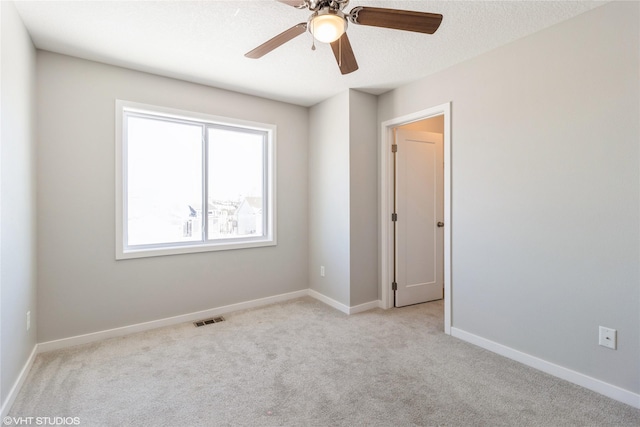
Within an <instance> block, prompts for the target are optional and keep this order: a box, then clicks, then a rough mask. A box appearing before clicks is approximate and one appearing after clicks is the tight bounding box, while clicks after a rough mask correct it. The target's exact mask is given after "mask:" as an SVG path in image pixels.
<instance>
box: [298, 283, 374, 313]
mask: <svg viewBox="0 0 640 427" xmlns="http://www.w3.org/2000/svg"><path fill="white" fill-rule="evenodd" d="M309 296H310V297H312V298H315V299H317V300H318V301H321V302H323V303H325V304H327V305H329V306H331V307H333V308H335V309H336V310H340V311H341V312H343V313H344V314H356V313H362V312H363V311H367V310H371V309H372V308H378V307H381V304H382V301H380V300H375V301H370V302H366V303H364V304H359V305H354V306H353V307H349V306H348V305H344V304H342V303H341V302H338V301H336V300H334V299H332V298H329V297H328V296H326V295H323V294H321V293H320V292H318V291H314V290H313V289H309Z"/></svg>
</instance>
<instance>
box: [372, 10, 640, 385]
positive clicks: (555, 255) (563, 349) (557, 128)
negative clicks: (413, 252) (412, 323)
mask: <svg viewBox="0 0 640 427" xmlns="http://www.w3.org/2000/svg"><path fill="white" fill-rule="evenodd" d="M639 8H640V4H639V3H637V2H620V3H618V2H616V3H610V4H607V5H605V6H602V7H600V8H597V9H594V10H593V11H590V12H587V13H585V14H583V15H580V16H578V17H576V18H574V19H572V20H570V21H567V22H565V23H562V24H559V25H557V26H554V27H551V28H549V29H547V30H545V31H542V32H540V33H537V34H535V35H532V36H530V37H527V38H525V39H522V40H519V41H517V42H515V43H512V44H510V45H507V46H505V47H502V48H500V49H497V50H495V51H493V52H490V53H487V54H484V55H482V56H480V57H478V58H476V59H474V60H471V61H468V62H466V63H463V64H460V65H458V66H455V67H453V68H450V69H448V70H446V71H444V72H442V73H439V74H437V75H433V76H431V77H427V78H424V79H422V80H420V81H417V82H414V83H411V84H409V85H407V86H404V87H402V88H400V89H397V90H394V91H393V92H390V93H387V94H385V95H383V96H381V98H380V100H379V119H380V120H382V121H384V120H388V119H391V118H394V117H399V116H402V115H405V114H409V113H412V112H415V111H419V110H422V109H425V108H428V107H432V106H435V105H439V104H442V103H445V102H448V101H451V102H452V150H453V152H452V198H453V200H452V233H453V237H452V250H453V254H452V265H453V284H452V292H453V294H452V301H453V309H452V315H453V326H454V327H455V328H459V329H461V330H464V331H467V332H470V333H473V334H476V335H478V336H480V337H483V338H486V339H488V340H491V341H494V342H497V343H499V344H503V345H505V346H508V347H511V348H513V349H516V350H520V351H522V352H524V353H527V354H530V355H533V356H536V357H539V358H541V359H544V360H547V361H550V362H552V363H555V364H558V365H560V366H564V367H567V368H569V369H572V370H575V371H577V372H580V373H583V374H586V375H588V376H591V377H593V378H597V379H600V380H602V381H605V382H607V383H610V384H614V385H617V386H619V387H621V388H623V389H626V390H630V391H632V392H635V393H638V392H640V384H639V380H640V372H639V369H640V364H639V363H638V361H639V360H640V342H639V340H640V314H639V313H640V294H639V283H640V277H639V271H640V270H639V269H640V253H639V243H640V230H639V227H640V163H639V154H640V150H639V141H640V126H639V117H640V110H639V108H640V90H639V79H638V69H639V67H640V60H639V55H640V41H639V37H640V28H639V22H640V19H639V18H640V16H639ZM598 325H604V326H608V327H611V328H615V329H617V330H618V350H616V351H612V350H609V349H606V348H604V347H599V346H598V345H597V343H598Z"/></svg>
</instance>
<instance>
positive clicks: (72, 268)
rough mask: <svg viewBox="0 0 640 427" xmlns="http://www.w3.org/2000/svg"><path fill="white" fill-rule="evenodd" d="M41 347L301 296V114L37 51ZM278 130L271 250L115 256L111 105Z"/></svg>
mask: <svg viewBox="0 0 640 427" xmlns="http://www.w3.org/2000/svg"><path fill="white" fill-rule="evenodd" d="M37 59H38V61H37V82H38V93H37V97H38V98H37V100H38V135H37V136H38V144H39V145H38V163H39V168H38V182H37V184H38V218H37V223H38V238H39V245H38V246H39V251H38V272H39V284H38V309H39V317H38V328H39V329H38V341H39V342H46V341H49V340H55V339H60V338H65V337H71V336H75V335H79V334H85V333H90V332H96V331H102V330H106V329H110V328H115V327H120V326H126V325H132V324H136V323H140V322H145V321H151V320H156V319H161V318H166V317H170V316H176V315H181V314H186V313H191V312H195V311H199V310H206V309H210V308H215V307H220V306H224V305H228V304H233V303H239V302H243V301H250V300H253V299H258V298H263V297H268V296H273V295H277V294H281V293H286V292H293V291H297V290H303V289H307V288H308V284H307V277H308V271H307V265H308V264H307V260H308V253H307V247H308V236H307V230H308V225H307V217H308V211H307V135H308V111H307V109H306V108H303V107H299V106H294V105H290V104H285V103H280V102H275V101H270V100H266V99H262V98H257V97H251V96H246V95H241V94H237V93H233V92H228V91H224V90H219V89H214V88H211V87H206V86H201V85H197V84H192V83H187V82H183V81H178V80H173V79H169V78H163V77H158V76H154V75H150V74H145V73H142V72H136V71H131V70H126V69H123V68H118V67H113V66H107V65H104V64H99V63H95V62H90V61H85V60H80V59H75V58H71V57H67V56H63V55H58V54H53V53H49V52H44V51H39V52H38V56H37ZM117 98H118V99H124V100H129V101H135V102H142V103H147V104H153V105H160V106H166V107H171V108H178V109H183V110H190V111H197V112H203V113H208V114H213V115H219V116H226V117H232V118H238V119H244V120H251V121H256V122H263V123H272V124H275V125H276V126H277V127H278V129H277V191H278V198H277V210H278V245H277V246H275V247H266V248H252V249H240V250H233V251H222V252H208V253H199V254H190V255H175V256H165V257H153V258H141V259H132V260H121V261H116V260H115V189H114V187H115V164H114V157H115V149H114V144H115V121H114V120H115V100H116V99H117Z"/></svg>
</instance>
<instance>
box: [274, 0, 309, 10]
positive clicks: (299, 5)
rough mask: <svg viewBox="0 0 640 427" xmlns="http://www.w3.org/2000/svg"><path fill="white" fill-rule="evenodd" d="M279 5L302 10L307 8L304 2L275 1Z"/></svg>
mask: <svg viewBox="0 0 640 427" xmlns="http://www.w3.org/2000/svg"><path fill="white" fill-rule="evenodd" d="M277 1H279V2H280V3H284V4H288V5H289V6H293V7H295V8H296V9H304V8H305V7H307V3H306V2H305V1H304V0H277Z"/></svg>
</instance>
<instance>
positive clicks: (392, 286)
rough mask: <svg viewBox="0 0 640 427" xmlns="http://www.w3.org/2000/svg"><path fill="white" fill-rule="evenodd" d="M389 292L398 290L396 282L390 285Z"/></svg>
mask: <svg viewBox="0 0 640 427" xmlns="http://www.w3.org/2000/svg"><path fill="white" fill-rule="evenodd" d="M391 290H392V291H397V290H398V283H397V282H393V283H391Z"/></svg>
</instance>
